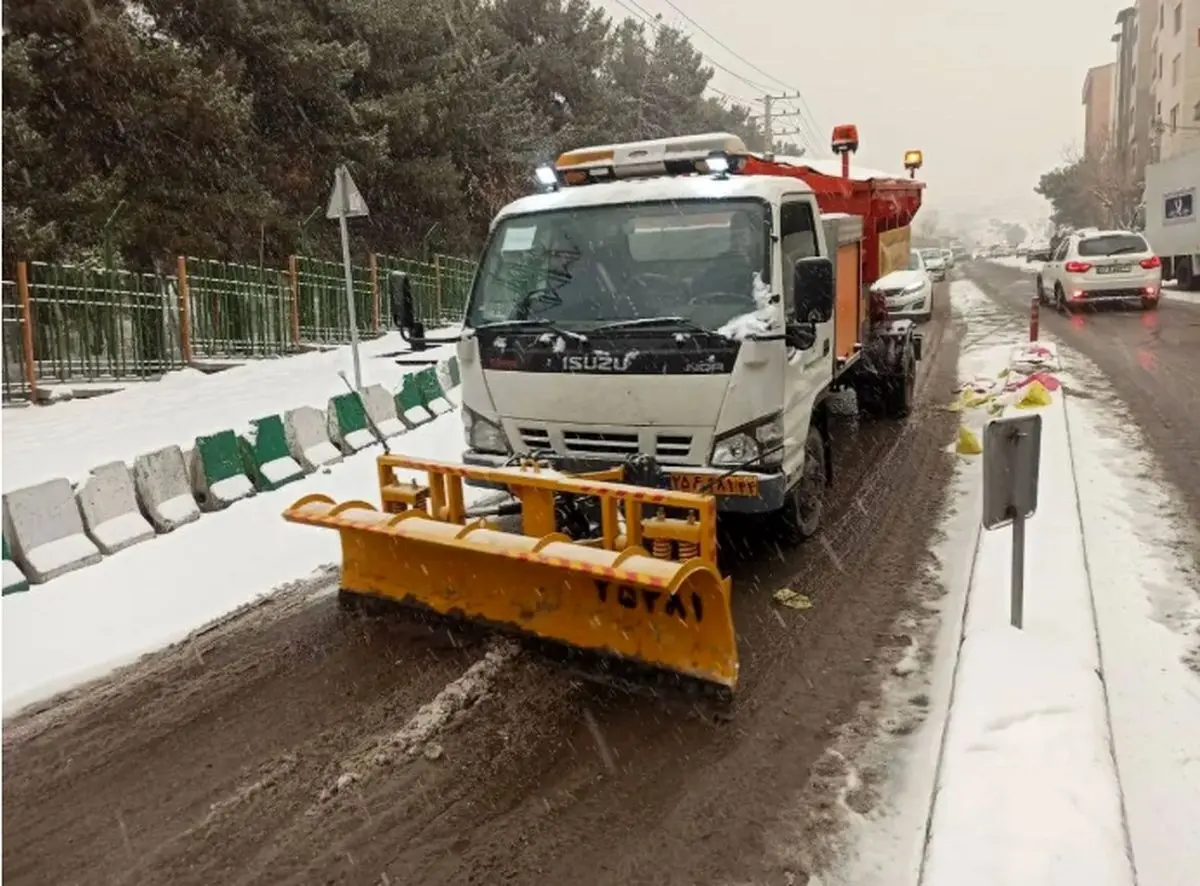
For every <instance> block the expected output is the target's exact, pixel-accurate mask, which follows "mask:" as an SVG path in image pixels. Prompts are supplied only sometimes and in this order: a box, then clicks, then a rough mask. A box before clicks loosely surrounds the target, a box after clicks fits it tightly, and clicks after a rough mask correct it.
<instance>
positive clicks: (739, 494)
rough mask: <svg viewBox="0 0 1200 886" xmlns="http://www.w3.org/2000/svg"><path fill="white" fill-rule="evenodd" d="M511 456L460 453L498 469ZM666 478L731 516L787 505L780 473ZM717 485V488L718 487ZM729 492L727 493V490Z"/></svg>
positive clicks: (560, 467)
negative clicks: (707, 494) (707, 496)
mask: <svg viewBox="0 0 1200 886" xmlns="http://www.w3.org/2000/svg"><path fill="white" fill-rule="evenodd" d="M510 460H511V456H508V455H496V454H494V453H491V452H477V451H476V450H474V449H468V450H466V451H465V452H464V453H463V462H464V463H465V464H468V465H475V466H477V467H484V468H500V467H504V466H505V465H507V464H509V463H510ZM546 461H548V462H549V464H550V466H551V467H553V468H554V469H555V470H557V471H562V472H563V473H564V474H586V473H588V472H589V471H598V470H603V469H605V468H611V467H613V466H615V465H617V464H620V462H604V461H599V460H596V459H581V458H571V457H569V456H553V457H549V458H547V459H546ZM659 468H660V470H661V471H662V472H663V473H664V474H666V475H667V477H668V478H669V482H670V484H671V488H672V489H674V490H675V491H677V492H693V491H694V492H704V491H706V490H714V491H715V494H716V497H717V510H719V511H725V512H726V513H733V514H766V513H771V512H773V511H778V510H779V509H781V508H782V507H783V506H784V504H785V503H786V502H787V494H788V489H789V484H788V479H787V477H786V476H785V475H784V474H782V473H777V474H771V473H762V474H759V473H752V472H749V471H741V472H737V473H734V474H728V472H726V471H723V470H720V469H719V468H694V467H668V466H666V465H659ZM467 483H468V485H470V486H476V487H481V488H485V489H501V490H502V489H503V488H504V487H502V486H498V485H496V484H493V483H485V482H481V481H472V480H468V481H467ZM718 484H719V485H718ZM726 490H728V491H726Z"/></svg>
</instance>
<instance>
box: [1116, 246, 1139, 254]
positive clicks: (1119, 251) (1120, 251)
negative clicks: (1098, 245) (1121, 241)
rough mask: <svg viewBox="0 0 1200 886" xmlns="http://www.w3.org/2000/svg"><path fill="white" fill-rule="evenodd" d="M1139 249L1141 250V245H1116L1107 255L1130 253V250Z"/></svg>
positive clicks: (1137, 250) (1135, 250)
mask: <svg viewBox="0 0 1200 886" xmlns="http://www.w3.org/2000/svg"><path fill="white" fill-rule="evenodd" d="M1141 251H1142V247H1141V246H1118V247H1117V248H1116V249H1114V250H1113V251H1112V252H1110V253H1108V254H1109V255H1126V254H1127V253H1130V252H1141Z"/></svg>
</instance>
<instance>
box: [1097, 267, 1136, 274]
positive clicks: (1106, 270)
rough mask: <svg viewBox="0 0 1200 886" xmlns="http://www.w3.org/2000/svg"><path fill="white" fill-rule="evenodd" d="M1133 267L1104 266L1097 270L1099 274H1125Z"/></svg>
mask: <svg viewBox="0 0 1200 886" xmlns="http://www.w3.org/2000/svg"><path fill="white" fill-rule="evenodd" d="M1132 267H1133V265H1103V266H1101V267H1098V268H1096V273H1097V274H1124V273H1126V272H1128V271H1129V269H1130V268H1132Z"/></svg>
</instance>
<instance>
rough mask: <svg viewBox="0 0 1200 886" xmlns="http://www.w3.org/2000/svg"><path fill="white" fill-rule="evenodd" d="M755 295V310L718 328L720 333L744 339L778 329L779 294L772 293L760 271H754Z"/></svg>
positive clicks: (734, 338)
mask: <svg viewBox="0 0 1200 886" xmlns="http://www.w3.org/2000/svg"><path fill="white" fill-rule="evenodd" d="M751 291H752V293H753V295H754V310H753V311H750V312H749V313H746V314H740V315H738V316H737V317H734V318H733V319H732V320H730V321H729V322H728V323H726V324H725V325H724V326H722V327H721V328H720V329H718V330H717V334H718V335H723V336H725V337H726V338H732V339H733V340H734V341H743V340H744V339H747V338H753V337H754V336H756V335H770V334H771V333H772V332H775V331H776V321H775V306H776V305H777V304H778V303H779V296H777V295H774V294H772V292H771V287H769V286H768V285H767V284H766V283H764V282H763V279H762V276H761V275H760V274H759V273H758V271H755V272H754V281H753V284H752V290H751Z"/></svg>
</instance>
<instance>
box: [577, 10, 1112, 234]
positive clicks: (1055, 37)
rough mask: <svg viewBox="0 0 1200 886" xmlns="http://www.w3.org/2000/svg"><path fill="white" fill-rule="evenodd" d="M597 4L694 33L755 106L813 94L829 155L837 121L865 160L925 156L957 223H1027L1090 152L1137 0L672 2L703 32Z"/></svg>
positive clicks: (719, 84) (731, 86)
mask: <svg viewBox="0 0 1200 886" xmlns="http://www.w3.org/2000/svg"><path fill="white" fill-rule="evenodd" d="M595 2H598V3H599V4H600V5H601V6H603V7H604V8H605V9H607V10H608V11H609V12H611V13H612V14H613V15H614V16H618V17H622V18H623V17H627V16H630V15H631V12H630V9H632V10H633V11H634V12H640V10H644V11H645V12H647V13H650V14H651V15H655V14H659V13H661V14H662V16H663V19H664V21H666V22H667V23H668V24H672V25H676V26H678V27H680V28H682V29H683V30H684V31H686V32H688V33H689V34H690V35H691V37H692V40H693V42H694V43H695V44H696V47H697V48H698V49H700V50H701V51H702V52H703V53H704V54H705V55H706V56H708V58H709V59H710V60H711V62H715V63H717V64H719V65H723V66H724V67H726V68H728V69H729V70H730V71H732V72H733V73H729V72H726V71H722V70H719V69H718V70H717V72H716V76H715V77H714V78H713V81H712V83H713V86H714V87H716V88H717V89H720V90H723V91H725V92H727V93H729V94H731V95H735V96H738V97H739V98H746V99H751V98H756V97H757V96H756V92H757V93H761V91H762V90H761V89H759V90H756V89H755V86H756V85H762V86H767V85H770V86H772V87H774V89H775V91H776V92H780V91H782V90H783V85H782V84H787V85H789V86H792V87H795V88H796V89H798V90H800V91H801V92H802V93H803V95H804V98H805V100H806V102H807V105H808V108H809V109H810V110H811V113H812V117H814V118H815V126H816V129H817V135H818V136H819V138H820V140H821V148H822V149H823V150H828V141H829V131H830V129H831V127H832V126H833V125H834V124H835V123H856V124H857V125H858V128H859V137H860V139H861V141H862V147H861V148H860V150H859V156H858V159H859V161H860V162H861V163H862V164H863V165H865V166H870V167H875V168H883V169H900V168H901V166H902V163H901V158H902V156H903V153H904V151H905V150H906V149H908V148H920V149H922V150H923V151H924V152H925V168H924V170H923V171H922V177H923V178H924V179H925V181H926V182H927V184H928V186H929V190H928V205H932V206H936V207H937V208H938V210H939V212H940V213H941V214H942V215H943V216H950V215H952V214H955V213H960V212H967V213H971V214H980V215H984V216H989V215H990V216H995V215H999V216H1003V217H1010V218H1013V219H1014V220H1017V221H1021V220H1025V219H1027V218H1031V217H1033V218H1036V217H1039V216H1045V215H1048V214H1049V212H1048V208H1047V206H1046V204H1045V202H1044V201H1042V200H1041V198H1039V197H1038V196H1037V195H1036V194H1034V193H1033V190H1032V189H1033V186H1034V185H1035V184H1036V183H1037V180H1038V177H1039V176H1040V175H1041V173H1042V172H1044V171H1046V170H1047V169H1049V168H1051V167H1053V166H1055V165H1058V164H1059V163H1060V162H1061V158H1062V154H1063V152H1064V150H1065V149H1067V148H1069V147H1071V146H1072V145H1080V144H1082V139H1083V107H1082V104H1081V93H1082V89H1083V78H1084V74H1085V73H1086V71H1087V69H1088V68H1089V67H1091V66H1092V65H1098V64H1105V63H1106V62H1109V61H1112V60H1113V59H1114V58H1115V53H1116V47H1115V45H1114V44H1113V43H1112V42H1111V37H1112V34H1113V33H1114V31H1115V30H1116V29H1115V25H1114V22H1115V20H1116V15H1117V12H1118V10H1120V8H1121V7H1122V5H1128V3H1126V4H1121V3H1119V2H1118V3H1111V4H1110V3H1106V2H1105V0H990V2H986V3H985V2H981V0H821V2H814V0H741V2H735V3H730V2H729V0H672V2H673V3H674V5H675V6H676V7H678V9H679V10H682V11H683V12H684V13H686V14H687V16H689V17H690V18H691V19H692V20H694V22H695V24H693V22H690V21H688V20H687V19H686V18H684V17H683V16H682V15H680V13H679V12H677V11H676V10H675V9H672V7H671V3H669V2H667V0H595ZM1129 2H1132V0H1129ZM639 7H640V10H639ZM701 28H703V29H705V30H707V31H709V32H711V33H712V34H713V35H714V36H715V38H717V39H713V38H712V37H709V36H706V35H705V34H704V33H702V31H701V30H700V29H701ZM718 40H719V41H720V42H717V41H718ZM721 44H724V46H722V45H721ZM734 53H736V55H734ZM738 55H740V56H742V57H743V58H744V59H746V60H747V61H748V62H750V63H752V64H754V65H757V66H758V67H759V68H761V69H762V70H763V71H766V72H767V74H769V75H770V76H771V77H774V78H778V80H777V81H776V80H771V79H769V78H768V77H767V76H764V75H763V74H762V73H760V72H758V71H755V70H753V68H751V67H750V65H749V64H747V61H743V60H741V59H739V58H738V57H737V56H738ZM740 78H745V80H743V79H740ZM746 80H749V81H752V82H753V84H754V85H752V84H751V83H747V82H746ZM779 81H782V83H781V82H779ZM795 104H796V103H793V107H794V106H795ZM795 122H796V121H795V118H792V119H790V120H788V121H786V122H785V123H784V125H794V124H795Z"/></svg>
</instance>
